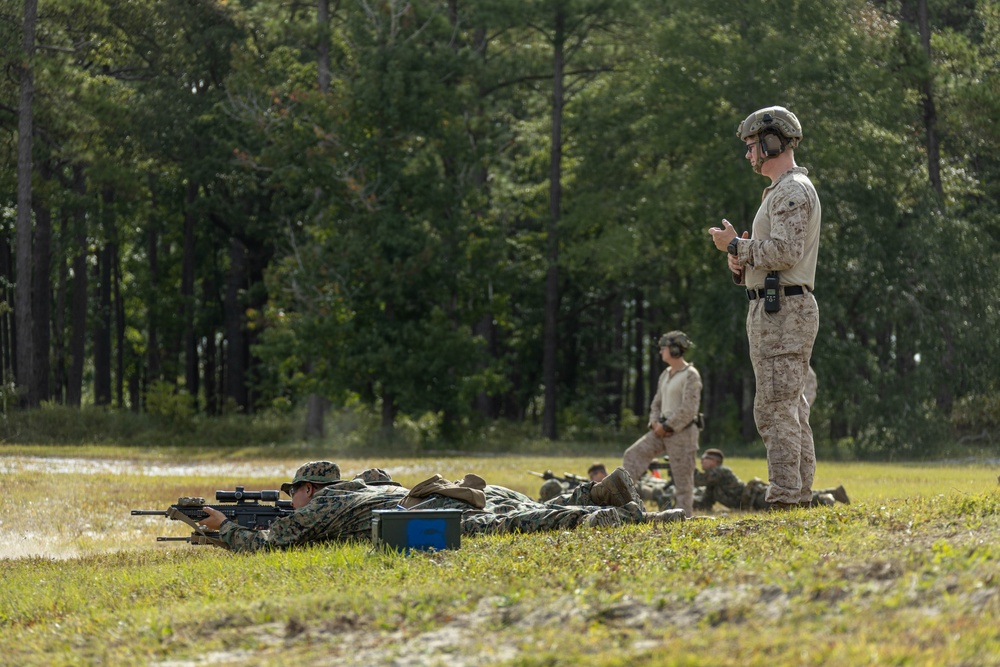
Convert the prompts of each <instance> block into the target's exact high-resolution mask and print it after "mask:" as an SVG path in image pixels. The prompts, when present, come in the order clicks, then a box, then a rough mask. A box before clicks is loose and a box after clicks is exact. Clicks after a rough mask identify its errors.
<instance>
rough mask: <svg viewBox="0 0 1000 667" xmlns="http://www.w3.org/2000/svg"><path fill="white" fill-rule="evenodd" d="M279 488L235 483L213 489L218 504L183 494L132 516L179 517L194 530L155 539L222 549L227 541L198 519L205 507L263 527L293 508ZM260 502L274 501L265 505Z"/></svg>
mask: <svg viewBox="0 0 1000 667" xmlns="http://www.w3.org/2000/svg"><path fill="white" fill-rule="evenodd" d="M280 496H281V492H280V491H244V490H243V487H242V486H237V487H236V490H235V491H216V492H215V499H216V500H217V501H219V502H220V503H223V504H219V505H208V504H206V502H205V499H204V498H198V497H184V498H178V499H177V502H176V503H175V504H173V505H171V506H170V507H168V508H167V509H165V510H132V516H165V517H167V518H168V519H171V520H173V521H182V522H184V523H185V524H187V525H188V526H191V528H193V529H194V532H193V533H191V536H190V537H157V538H156V541H157V542H189V543H190V544H212V545H214V546H217V547H222V548H223V549H228V548H229V545H227V544H226V543H225V542H223V541H222V540H220V539H219V533H218V531H210V530H206V529H205V527H204V526H201V525H199V524H198V521H200V520H201V519H204V518H205V517H207V516H208V513H207V512H205V511H204V508H205V507H211V508H212V509H214V510H218V511H220V512H222V513H223V514H225V515H226V518H227V519H229V520H230V521H233V522H235V523H236V525H238V526H244V527H245V528H252V529H253V530H267V529H268V528H270V527H271V523H272V522H273V521H274V520H275V519H277V518H280V517H283V516H288V515H290V514H291V513H292V512H294V511H295V510H294V509H293V508H292V501H290V500H279V499H278V498H279V497H280ZM262 502H264V503H274V504H273V505H265V504H262Z"/></svg>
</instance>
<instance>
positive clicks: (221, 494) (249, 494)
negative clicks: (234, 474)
mask: <svg viewBox="0 0 1000 667" xmlns="http://www.w3.org/2000/svg"><path fill="white" fill-rule="evenodd" d="M280 497H281V491H273V490H272V491H244V490H243V487H242V486H237V487H236V490H235V491H216V492H215V499H216V500H220V501H223V502H230V503H232V502H243V501H244V500H264V501H267V502H274V501H275V500H278V499H279V498H280Z"/></svg>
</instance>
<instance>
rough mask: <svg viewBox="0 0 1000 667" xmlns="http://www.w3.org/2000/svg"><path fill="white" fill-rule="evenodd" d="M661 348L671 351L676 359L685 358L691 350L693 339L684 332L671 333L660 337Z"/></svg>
mask: <svg viewBox="0 0 1000 667" xmlns="http://www.w3.org/2000/svg"><path fill="white" fill-rule="evenodd" d="M659 346H660V347H665V348H667V349H668V350H670V354H671V355H673V356H675V357H683V356H684V353H685V352H687V351H688V350H689V349H690V348H691V339H689V338H688V337H687V334H686V333H684V332H683V331H670V332H668V333H665V334H663V335H662V336H660V340H659Z"/></svg>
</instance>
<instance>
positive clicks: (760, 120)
mask: <svg viewBox="0 0 1000 667" xmlns="http://www.w3.org/2000/svg"><path fill="white" fill-rule="evenodd" d="M757 135H760V142H761V149H762V151H761V152H762V153H763V154H764V156H765V157H774V156H775V155H778V154H779V153H781V152H782V151H784V150H785V147H786V146H790V147H792V148H795V147H796V146H798V145H799V142H800V141H801V140H802V125H801V124H800V123H799V119H798V118H796V117H795V114H793V113H792V112H791V111H789V110H788V109H786V108H785V107H765V108H763V109H758V110H757V111H754V112H753V113H752V114H750V115H749V116H747V117H746V120H744V121H743V122H742V123H740V125H739V127H737V128H736V136H738V137H739V138H740V140H741V141H746V140H747V139H749V138H750V137H753V136H757ZM775 135H780V139H778V140H777V141H778V143H772V144H770V145H769V144H768V143H767V142H766V137H767V136H772V137H773V136H775Z"/></svg>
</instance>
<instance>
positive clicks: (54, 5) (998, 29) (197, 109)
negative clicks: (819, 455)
mask: <svg viewBox="0 0 1000 667" xmlns="http://www.w3.org/2000/svg"><path fill="white" fill-rule="evenodd" d="M22 4H23V3H20V2H18V0H0V37H2V39H0V61H2V63H3V64H4V71H7V72H13V73H14V74H12V75H11V76H7V77H3V78H0V153H2V155H3V159H2V161H0V276H2V279H3V280H4V281H5V282H4V283H3V289H4V295H5V305H6V306H10V305H13V306H14V307H16V304H13V288H12V287H11V285H12V283H13V281H14V276H15V272H14V268H15V265H16V257H14V256H13V248H14V238H15V237H14V232H15V230H14V221H15V212H16V211H15V202H16V197H15V192H16V185H17V183H16V162H17V159H16V146H17V136H16V128H17V117H18V76H17V72H18V71H19V69H18V68H19V67H20V66H21V65H23V64H24V63H25V57H24V54H23V53H22V52H21V51H20V39H19V38H18V36H19V34H20V23H19V21H20V16H21V5H22ZM921 4H924V5H926V7H927V9H928V17H929V21H928V28H927V30H926V31H925V33H924V34H923V35H922V34H921V29H920V21H919V15H920V11H919V9H920V5H921ZM317 7H325V8H327V9H328V12H329V15H328V17H327V18H326V20H321V17H322V13H321V12H317ZM776 17H780V18H779V19H778V20H776ZM925 43H926V46H925ZM37 45H38V50H37V52H36V53H35V55H34V57H33V58H32V59H31V60H30V64H31V65H32V67H33V71H34V79H35V86H36V95H35V104H34V127H35V133H34V134H35V136H34V163H35V177H34V182H33V206H34V214H35V220H36V228H35V234H36V238H35V260H36V261H38V257H39V252H42V253H43V256H44V257H45V258H46V260H47V261H49V262H51V263H50V265H49V266H50V268H49V269H48V270H47V275H37V274H36V277H35V282H34V288H35V290H34V296H33V299H34V303H35V306H36V307H35V308H34V311H33V312H34V313H35V314H36V315H37V316H38V317H39V318H41V319H40V321H39V322H36V323H35V327H36V328H35V331H36V332H40V333H38V334H37V335H34V336H32V339H33V340H34V341H35V342H36V345H42V346H43V349H42V351H41V352H40V353H38V354H36V356H35V362H34V366H33V377H34V380H33V382H34V383H35V385H36V386H35V387H34V391H28V390H27V388H25V387H18V388H17V389H18V390H20V391H21V393H20V394H19V396H18V397H17V398H19V399H20V400H22V402H23V401H24V397H25V396H27V397H28V399H29V400H28V401H27V402H28V404H29V405H31V404H32V401H31V399H32V398H35V399H37V402H42V401H53V402H56V403H67V404H69V405H73V406H78V405H80V404H84V405H86V404H90V403H94V404H97V405H111V406H117V407H120V408H123V409H124V408H131V409H135V410H151V411H153V412H155V413H159V414H165V415H167V416H170V415H173V416H176V417H178V418H181V419H188V418H189V413H190V412H194V413H198V414H201V415H208V416H215V415H221V414H226V413H234V412H241V413H262V412H273V413H276V414H281V413H288V412H289V411H292V410H294V409H296V408H298V407H300V406H303V405H304V404H305V402H306V399H307V397H309V396H314V397H315V396H321V397H323V398H325V399H327V400H329V401H332V402H333V404H334V405H336V406H338V407H339V406H349V407H350V409H353V407H351V406H357V405H362V406H366V407H367V409H368V410H370V411H373V412H374V413H375V414H378V415H379V423H380V424H381V426H382V428H383V429H384V430H386V431H391V429H393V428H398V426H399V425H400V423H402V422H403V421H405V420H410V421H411V422H412V421H417V422H422V423H425V424H428V425H429V426H428V427H427V429H425V430H427V431H428V432H432V433H433V437H435V438H442V439H446V440H452V441H454V440H460V439H463V438H465V437H467V435H466V434H468V433H470V432H471V431H474V430H481V429H482V427H483V426H484V424H488V423H490V422H494V421H495V420H498V419H502V420H513V421H517V422H531V421H532V420H534V419H536V418H537V417H538V416H539V415H541V414H542V412H543V410H544V408H545V405H544V401H543V397H550V399H551V397H556V396H557V397H558V398H557V399H556V400H557V401H558V405H557V408H558V411H557V412H558V416H559V423H560V432H561V434H562V435H563V437H572V434H573V433H575V432H578V431H579V430H580V429H601V428H621V427H623V426H631V425H633V420H634V416H635V415H642V414H644V413H645V411H646V409H647V406H648V401H649V398H650V391H649V390H650V383H651V381H652V380H653V379H654V378H655V377H656V374H657V372H658V371H659V368H658V367H657V363H658V362H657V361H656V357H655V355H654V354H652V352H653V350H652V346H651V345H650V341H651V340H655V338H656V336H657V334H658V333H660V332H661V331H664V330H667V329H672V328H681V329H684V330H686V331H688V333H690V334H691V336H692V338H693V339H694V341H695V343H696V348H695V350H694V354H693V356H692V360H693V361H694V362H695V363H696V364H697V365H698V367H699V369H700V370H701V373H702V376H703V378H704V379H705V394H704V399H703V400H704V411H705V412H706V414H707V415H708V417H709V421H708V424H709V426H708V430H707V431H706V433H705V440H707V441H710V442H716V443H731V442H734V441H736V440H750V439H752V437H753V433H754V430H753V426H752V414H751V400H752V382H753V378H752V371H751V369H750V367H749V362H748V360H747V353H746V340H745V334H744V331H743V317H744V313H745V297H743V296H742V295H741V294H742V293H741V292H740V291H739V290H735V289H733V288H732V286H731V285H730V283H729V280H728V275H727V273H726V271H725V259H724V258H723V257H722V256H721V255H720V254H719V253H718V252H717V251H715V249H714V247H712V244H711V243H710V239H709V236H708V234H707V231H706V230H707V229H708V227H710V226H713V225H716V224H718V222H719V220H720V219H721V218H723V217H726V218H728V219H729V220H730V221H732V222H733V223H734V225H735V226H736V227H737V229H745V228H748V227H749V224H750V221H751V219H752V216H753V213H754V211H755V209H756V205H757V202H758V201H759V199H758V197H759V192H760V190H761V188H762V187H763V185H764V182H762V180H761V179H760V178H759V177H757V176H754V175H753V174H752V173H750V170H749V169H748V168H747V165H746V164H745V161H744V160H742V159H741V157H740V155H739V152H740V150H741V142H739V141H738V140H737V139H736V138H735V136H734V130H735V127H736V125H737V123H738V122H739V120H741V119H742V118H743V117H744V116H745V115H746V114H747V113H749V112H750V111H752V110H754V109H756V108H759V107H762V106H765V105H770V104H783V105H785V106H787V107H789V108H791V109H793V110H794V111H795V112H796V113H797V114H798V116H799V117H800V119H801V120H802V122H803V125H804V129H805V140H804V142H803V143H802V146H801V148H800V150H799V151H797V156H796V157H797V159H798V162H799V163H800V164H802V165H804V166H806V167H807V168H809V170H810V174H811V176H812V177H813V178H814V181H815V182H816V184H817V187H818V189H819V192H820V195H821V198H822V201H823V209H824V220H823V235H822V245H821V253H820V270H819V275H818V279H817V298H818V299H819V302H820V306H821V328H820V334H819V339H818V341H817V345H816V351H815V355H814V359H813V364H814V366H815V367H816V369H817V371H818V374H819V378H820V393H819V399H818V403H817V406H816V409H814V411H813V421H814V424H813V427H814V431H815V433H816V435H817V438H818V440H820V441H822V442H824V443H827V444H828V446H836V447H841V448H845V449H848V450H850V451H851V452H853V453H854V454H857V455H892V456H910V455H926V454H928V453H931V452H933V451H934V450H935V449H936V448H937V446H938V445H939V444H940V443H942V442H946V441H954V440H955V439H956V438H957V437H966V438H970V439H971V438H978V440H975V441H976V442H983V443H989V442H991V440H990V438H993V437H996V433H997V428H998V424H1000V415H998V411H997V407H996V406H997V402H998V396H1000V387H998V386H997V379H996V378H997V374H996V372H995V367H996V366H997V363H998V360H1000V338H998V337H997V336H996V334H995V332H996V330H997V328H998V325H1000V322H998V319H1000V314H998V312H997V305H996V304H997V302H998V296H1000V295H998V291H1000V288H998V285H1000V280H998V278H1000V276H998V266H1000V263H998V262H997V261H996V257H997V251H996V247H997V241H998V240H1000V239H998V237H1000V225H998V220H1000V192H998V191H997V188H998V187H1000V185H998V184H1000V130H998V127H1000V123H998V122H997V121H998V119H1000V101H998V100H1000V66H998V62H1000V59H998V53H1000V10H998V8H997V5H996V3H995V2H989V1H987V0H967V1H965V2H962V3H946V2H936V1H935V0H919V1H918V0H905V1H901V2H894V1H888V0H879V1H875V2H865V1H863V0H804V1H802V2H797V3H793V4H792V5H790V6H788V5H786V4H780V3H774V2H770V1H765V0H754V1H753V2H745V1H740V2H737V1H736V0H706V1H705V2H700V3H674V2H662V1H654V0H629V1H627V2H607V1H606V0H531V1H530V2H529V1H526V0H517V1H515V0H490V1H488V2H460V1H459V0H449V1H445V0H438V1H433V0H418V1H413V2H401V1H399V0H351V1H348V2H334V3H327V2H318V3H314V4H311V5H309V6H306V5H303V4H302V3H292V2H273V1H268V2H262V1H257V0H239V1H238V2H237V1H230V2H223V1H220V0H172V1H170V2H154V1H153V0H143V1H139V2H136V1H130V2H125V1H124V0H90V1H88V2H76V1H74V0H51V1H50V2H46V3H43V6H42V8H41V13H40V14H39V23H38V38H37ZM555 61H557V62H558V64H559V67H560V68H561V69H560V70H559V71H561V72H562V78H561V79H560V81H561V83H560V84H559V86H556V87H554V86H553V77H554V72H556V71H557V70H556V68H555V66H556V62H555ZM557 88H558V91H559V95H558V97H559V98H560V99H561V106H556V105H554V98H555V96H554V91H556V89H557ZM554 109H556V110H558V113H554ZM554 123H557V125H556V126H557V127H559V128H561V133H560V134H559V140H560V144H559V146H558V148H559V151H558V158H559V160H558V163H557V162H556V161H555V156H554V153H555V151H552V148H553V145H554V144H553V137H552V128H553V126H554ZM557 164H558V170H554V165H557ZM553 174H558V176H557V181H558V184H559V186H560V187H559V189H558V190H557V191H558V196H559V198H558V200H557V201H556V200H555V199H554V197H555V195H554V192H556V190H554V189H553V188H551V187H550V186H551V185H552V182H553V181H552V178H553ZM46 221H48V223H47V224H43V223H46ZM553 262H555V263H556V264H557V268H558V283H557V285H555V286H554V287H555V289H556V291H552V290H551V289H550V288H551V287H552V286H550V287H549V288H547V287H546V276H550V277H551V276H553V275H555V274H554V273H553V272H552V271H551V269H552V268H553ZM39 266H42V267H44V266H45V264H40V265H39ZM547 290H548V291H547ZM42 306H44V307H42ZM547 309H548V310H549V311H550V312H548V313H547V312H546V310H547ZM553 309H555V312H551V311H552V310H553ZM547 314H548V315H550V316H554V317H555V321H557V322H558V329H557V330H555V331H550V330H549V329H548V328H547V327H546V324H545V323H546V315H547ZM14 334H15V332H14V331H13V318H12V317H11V315H10V312H9V308H0V364H2V367H0V373H2V374H3V378H2V379H3V390H2V398H3V403H4V406H5V407H8V406H10V405H12V404H13V401H14V400H15V397H14V396H13V392H14V390H15V388H14V387H13V385H12V378H13V377H14V374H13V372H12V369H11V364H12V363H13V362H14V360H15V357H16V355H15V354H14V351H15V349H16V336H14ZM43 334H44V335H43ZM19 335H23V334H19ZM550 336H557V340H556V342H557V347H556V358H555V364H556V370H557V373H556V374H555V378H556V382H557V384H558V387H557V389H558V391H555V392H551V393H549V392H547V391H546V389H547V387H546V386H545V385H546V381H547V378H546V377H545V375H544V374H543V369H544V368H545V361H546V359H545V357H546V354H545V350H546V340H549V341H550V342H552V339H551V338H548V337H550ZM548 388H550V387H548ZM171 396H176V397H175V398H171ZM37 402H36V403H35V404H36V405H37ZM550 407H551V406H550ZM390 437H391V436H390Z"/></svg>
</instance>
